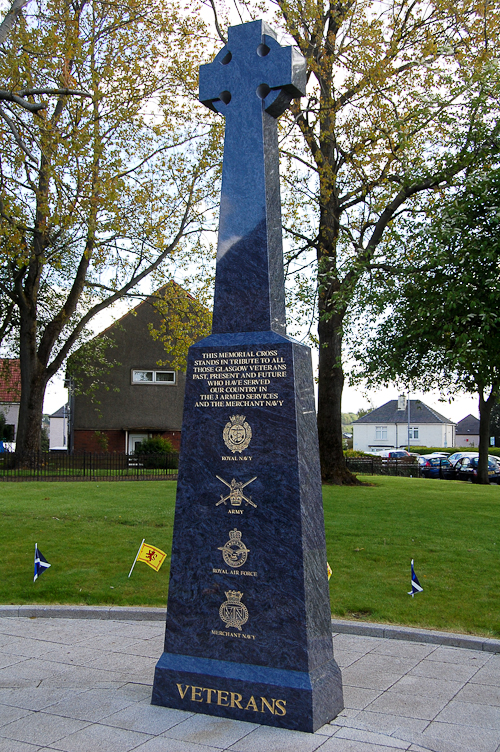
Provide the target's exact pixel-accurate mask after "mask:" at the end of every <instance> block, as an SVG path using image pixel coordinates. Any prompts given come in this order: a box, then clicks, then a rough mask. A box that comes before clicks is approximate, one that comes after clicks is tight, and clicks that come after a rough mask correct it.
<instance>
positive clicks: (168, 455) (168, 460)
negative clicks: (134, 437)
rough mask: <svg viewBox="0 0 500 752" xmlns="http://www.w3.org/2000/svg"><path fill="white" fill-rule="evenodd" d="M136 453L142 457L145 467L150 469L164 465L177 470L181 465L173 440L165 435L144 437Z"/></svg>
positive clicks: (168, 468)
mask: <svg viewBox="0 0 500 752" xmlns="http://www.w3.org/2000/svg"><path fill="white" fill-rule="evenodd" d="M135 454H136V455H137V456H138V457H141V458H142V465H143V467H146V468H149V469H151V468H163V467H164V468H166V469H167V470H176V469H177V468H178V466H179V458H178V456H177V454H176V453H175V449H174V446H173V444H172V442H171V441H169V440H168V439H164V438H163V436H153V438H152V439H144V440H143V441H141V443H140V444H139V445H138V446H137V447H136V450H135Z"/></svg>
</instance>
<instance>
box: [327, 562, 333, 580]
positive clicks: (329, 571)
mask: <svg viewBox="0 0 500 752" xmlns="http://www.w3.org/2000/svg"><path fill="white" fill-rule="evenodd" d="M326 571H327V572H328V579H330V577H331V576H332V568H331V566H330V565H329V563H328V562H326Z"/></svg>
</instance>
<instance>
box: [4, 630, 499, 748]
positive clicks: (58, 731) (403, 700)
mask: <svg viewBox="0 0 500 752" xmlns="http://www.w3.org/2000/svg"><path fill="white" fill-rule="evenodd" d="M417 637H418V635H416V634H412V635H411V638H410V639H409V640H405V639H401V635H399V639H391V638H387V637H372V636H366V635H363V634H361V635H357V634H345V633H338V632H337V633H336V632H334V635H333V641H334V651H335V657H336V659H337V661H338V663H339V665H340V666H341V668H342V675H343V682H344V693H345V710H344V711H343V712H342V713H341V715H340V716H339V717H337V718H336V719H335V720H334V721H332V723H329V724H327V725H325V726H323V727H322V728H321V729H319V730H318V731H317V732H316V733H315V734H305V733H301V732H297V731H288V730H282V729H276V728H272V727H270V726H259V725H258V724H255V723H243V722H239V721H232V720H227V719H223V718H217V717H213V716H206V715H202V714H199V713H189V712H184V711H180V710H172V709H169V708H160V707H155V706H152V705H150V698H151V688H152V682H153V672H154V667H155V663H156V661H157V659H158V658H159V656H160V654H161V652H162V649H163V638H164V624H163V622H162V621H160V620H158V619H155V620H154V621H153V620H151V621H147V620H146V621H138V620H135V619H130V620H124V619H113V618H107V619H102V618H97V619H96V618H94V619H79V618H45V617H41V618H26V617H16V616H12V617H9V618H0V752H37V751H38V750H54V752H55V751H58V752H101V750H102V752H129V750H137V751H138V752H221V751H222V750H228V751H229V750H231V752H314V751H315V750H321V752H389V751H391V752H394V751H395V750H406V751H407V752H423V751H424V750H426V751H428V750H431V752H500V654H499V653H495V652H489V651H488V649H487V648H485V649H482V650H481V649H470V648H463V647H452V646H449V645H442V644H436V643H432V642H431V643H429V642H425V641H422V642H418V640H417ZM422 639H424V638H422ZM478 645H480V643H479V642H478Z"/></svg>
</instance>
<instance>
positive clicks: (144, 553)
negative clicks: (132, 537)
mask: <svg viewBox="0 0 500 752" xmlns="http://www.w3.org/2000/svg"><path fill="white" fill-rule="evenodd" d="M166 558H167V554H166V553H165V552H164V551H162V550H161V549H159V548H156V546H150V545H149V544H148V543H145V542H144V543H143V544H142V546H141V547H140V549H139V554H138V556H137V561H143V562H144V564H147V565H148V567H151V568H152V569H154V570H155V572H157V571H158V570H159V568H160V567H161V565H162V564H163V562H164V561H165V559H166Z"/></svg>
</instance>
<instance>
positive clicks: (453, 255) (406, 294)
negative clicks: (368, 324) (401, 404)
mask: <svg viewBox="0 0 500 752" xmlns="http://www.w3.org/2000/svg"><path fill="white" fill-rule="evenodd" d="M406 246H407V252H409V253H410V254H411V257H412V260H413V269H412V274H411V275H408V276H407V277H406V278H403V279H401V280H400V282H399V283H398V284H397V285H396V286H394V287H393V288H392V289H390V290H387V289H386V290H385V291H384V294H385V296H386V297H385V302H386V303H388V304H389V308H388V312H389V313H388V315H387V317H386V319H385V321H383V322H382V323H381V324H380V325H379V326H378V327H377V328H376V330H375V336H374V337H373V338H372V339H371V341H370V342H369V344H368V347H367V348H366V352H363V356H364V366H363V369H362V371H361V372H362V373H363V374H364V375H365V376H366V377H367V378H368V380H369V383H374V382H375V381H376V382H377V383H379V382H380V381H382V382H383V383H388V382H389V381H392V380H395V379H398V378H399V379H400V383H401V384H410V385H411V386H412V387H413V388H416V387H420V388H421V389H430V388H438V389H439V388H441V389H442V388H443V387H448V388H449V389H453V390H454V389H456V388H458V389H463V390H466V391H469V392H477V391H483V390H485V389H488V390H490V392H491V393H493V394H496V393H497V391H498V388H499V385H500V361H499V360H498V357H497V353H498V352H499V351H500V277H499V275H498V265H499V263H500V169H499V168H495V169H492V170H491V171H490V172H486V173H480V174H477V175H473V176H471V177H469V178H468V179H467V180H465V181H464V182H463V184H462V186H460V189H459V190H458V191H457V192H456V193H454V194H451V195H449V196H448V197H447V200H446V201H444V202H443V204H442V206H441V210H440V213H439V215H437V216H434V217H432V221H431V222H430V223H429V222H428V221H422V222H419V223H417V222H415V223H414V224H413V227H412V234H411V236H409V237H407V238H406ZM358 356H359V357H360V358H361V356H362V353H361V351H359V353H358Z"/></svg>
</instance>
